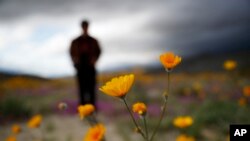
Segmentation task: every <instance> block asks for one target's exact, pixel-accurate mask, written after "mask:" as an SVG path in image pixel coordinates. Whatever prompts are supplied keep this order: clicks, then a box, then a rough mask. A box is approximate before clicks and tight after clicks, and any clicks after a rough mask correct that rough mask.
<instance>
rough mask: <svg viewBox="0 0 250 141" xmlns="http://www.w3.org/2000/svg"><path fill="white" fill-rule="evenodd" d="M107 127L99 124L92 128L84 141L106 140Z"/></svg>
mask: <svg viewBox="0 0 250 141" xmlns="http://www.w3.org/2000/svg"><path fill="white" fill-rule="evenodd" d="M104 133H105V127H104V126H103V125H102V124H97V125H95V126H93V127H91V128H90V129H89V130H88V132H87V134H86V136H85V137H84V139H83V141H101V140H102V139H103V138H104Z"/></svg>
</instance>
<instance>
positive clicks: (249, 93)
mask: <svg viewBox="0 0 250 141" xmlns="http://www.w3.org/2000/svg"><path fill="white" fill-rule="evenodd" d="M243 94H244V96H246V97H249V96H250V86H245V87H244V88H243Z"/></svg>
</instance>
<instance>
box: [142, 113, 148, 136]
mask: <svg viewBox="0 0 250 141" xmlns="http://www.w3.org/2000/svg"><path fill="white" fill-rule="evenodd" d="M143 123H144V126H145V131H146V138H147V140H148V126H147V121H146V117H145V115H143Z"/></svg>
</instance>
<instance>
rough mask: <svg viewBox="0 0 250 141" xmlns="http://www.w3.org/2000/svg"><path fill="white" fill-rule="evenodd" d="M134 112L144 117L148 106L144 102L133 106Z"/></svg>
mask: <svg viewBox="0 0 250 141" xmlns="http://www.w3.org/2000/svg"><path fill="white" fill-rule="evenodd" d="M132 109H133V112H135V113H138V114H140V115H144V114H145V113H146V112H147V106H146V105H145V104H144V103H142V102H137V103H135V104H133V107H132Z"/></svg>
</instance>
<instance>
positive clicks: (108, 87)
mask: <svg viewBox="0 0 250 141" xmlns="http://www.w3.org/2000/svg"><path fill="white" fill-rule="evenodd" d="M133 82H134V75H133V74H129V75H124V76H120V77H115V78H113V79H112V80H111V81H109V82H107V83H106V84H105V85H104V86H102V87H101V88H100V89H99V90H100V91H102V92H103V93H105V94H107V95H110V96H114V97H119V98H122V97H124V96H125V95H126V94H127V92H128V91H129V90H130V88H131V86H132V84H133Z"/></svg>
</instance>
